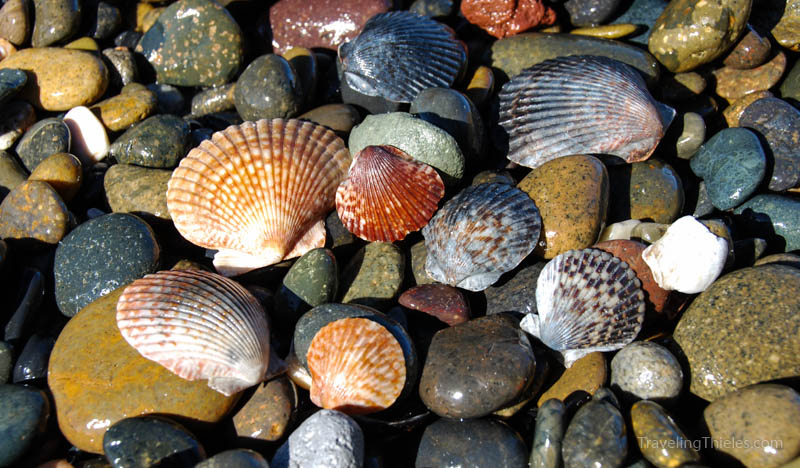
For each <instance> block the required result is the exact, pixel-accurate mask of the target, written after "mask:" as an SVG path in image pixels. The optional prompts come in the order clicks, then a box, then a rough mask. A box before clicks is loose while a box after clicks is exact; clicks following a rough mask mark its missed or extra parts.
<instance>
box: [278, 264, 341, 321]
mask: <svg viewBox="0 0 800 468" xmlns="http://www.w3.org/2000/svg"><path fill="white" fill-rule="evenodd" d="M338 289H339V268H338V266H337V264H336V257H334V256H333V252H331V251H330V250H328V249H314V250H310V251H309V252H307V253H306V254H305V255H303V256H302V257H300V259H299V260H297V261H296V262H295V263H294V265H292V267H291V268H290V269H289V272H288V273H286V276H285V277H284V278H283V284H282V285H281V287H280V289H279V290H278V291H277V293H276V295H275V310H276V312H277V313H279V314H289V315H291V316H299V314H302V313H304V312H306V311H308V310H309V309H311V308H312V307H316V306H318V305H321V304H324V303H326V302H331V301H333V300H334V298H335V297H336V293H337V291H338Z"/></svg>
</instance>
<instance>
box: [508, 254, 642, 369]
mask: <svg viewBox="0 0 800 468" xmlns="http://www.w3.org/2000/svg"><path fill="white" fill-rule="evenodd" d="M641 285H642V283H641V281H639V279H638V278H637V277H636V273H634V271H633V270H632V269H631V268H630V267H629V266H628V264H627V263H625V262H623V261H622V260H620V259H619V258H617V257H615V256H613V255H611V254H610V253H608V252H604V251H602V250H600V249H583V250H570V251H568V252H565V253H563V254H561V255H559V256H557V257H556V258H554V259H553V260H551V261H550V262H549V263H548V264H547V265H545V267H544V269H543V270H542V273H541V274H540V275H539V279H538V281H537V282H536V308H537V310H538V315H536V314H532V313H531V314H528V315H526V316H525V317H524V318H523V319H522V322H521V324H520V326H521V327H522V329H523V330H525V331H526V332H528V333H530V334H532V335H534V336H535V337H537V338H539V340H541V341H542V343H544V344H545V345H547V346H548V347H549V348H550V349H552V350H554V351H558V352H559V353H560V354H561V356H562V357H563V359H564V365H565V366H566V367H570V366H572V363H574V362H575V361H577V360H578V359H580V358H582V357H583V356H585V355H587V354H589V353H593V352H595V351H614V350H617V349H620V348H622V347H623V346H625V345H627V344H628V343H630V342H631V341H633V340H634V338H636V335H637V334H638V333H639V330H641V328H642V323H643V322H644V311H645V302H644V292H642V289H641Z"/></svg>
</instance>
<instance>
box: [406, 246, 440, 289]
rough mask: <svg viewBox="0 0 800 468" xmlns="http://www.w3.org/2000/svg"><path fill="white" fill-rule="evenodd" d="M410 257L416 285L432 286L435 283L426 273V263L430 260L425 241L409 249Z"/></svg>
mask: <svg viewBox="0 0 800 468" xmlns="http://www.w3.org/2000/svg"><path fill="white" fill-rule="evenodd" d="M409 257H411V273H412V274H413V276H414V283H416V284H417V285H420V284H432V283H435V282H436V281H434V279H433V278H431V277H430V276H429V275H428V272H426V271H425V261H426V260H427V259H428V249H427V248H426V247H425V241H424V240H421V241H419V242H417V243H416V244H414V245H412V246H411V249H409Z"/></svg>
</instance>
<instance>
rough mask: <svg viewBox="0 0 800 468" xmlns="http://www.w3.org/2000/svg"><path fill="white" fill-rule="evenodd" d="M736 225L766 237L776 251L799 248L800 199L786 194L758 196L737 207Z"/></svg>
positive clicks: (754, 234)
mask: <svg viewBox="0 0 800 468" xmlns="http://www.w3.org/2000/svg"><path fill="white" fill-rule="evenodd" d="M734 213H735V214H736V215H738V216H737V225H739V226H741V227H743V228H744V230H745V231H746V232H748V233H750V235H752V236H757V237H762V238H766V240H767V242H769V244H770V247H771V249H770V250H773V251H782V252H789V251H792V250H797V249H800V200H798V199H796V198H792V197H787V196H784V195H773V194H763V195H756V196H755V197H753V198H751V199H750V200H748V201H746V202H745V203H744V204H742V205H741V206H739V207H738V208H736V210H734Z"/></svg>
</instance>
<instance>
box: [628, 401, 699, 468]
mask: <svg viewBox="0 0 800 468" xmlns="http://www.w3.org/2000/svg"><path fill="white" fill-rule="evenodd" d="M631 426H633V433H634V435H635V436H636V442H637V444H638V445H639V450H640V451H641V452H642V455H644V457H645V458H646V459H647V460H648V461H649V462H650V463H652V464H653V465H655V466H656V467H657V468H670V467H676V466H684V465H685V464H688V463H693V462H699V461H700V454H699V453H697V451H696V450H695V449H694V448H693V447H692V442H693V441H692V440H691V439H689V438H687V437H686V435H684V433H683V431H681V429H680V428H679V427H678V425H677V424H676V423H675V421H674V420H673V419H672V417H671V416H670V415H669V414H668V413H667V412H666V411H665V410H664V408H662V407H661V406H660V405H659V404H658V403H655V402H652V401H648V400H642V401H637V402H636V403H635V404H634V405H633V407H632V408H631Z"/></svg>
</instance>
